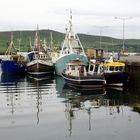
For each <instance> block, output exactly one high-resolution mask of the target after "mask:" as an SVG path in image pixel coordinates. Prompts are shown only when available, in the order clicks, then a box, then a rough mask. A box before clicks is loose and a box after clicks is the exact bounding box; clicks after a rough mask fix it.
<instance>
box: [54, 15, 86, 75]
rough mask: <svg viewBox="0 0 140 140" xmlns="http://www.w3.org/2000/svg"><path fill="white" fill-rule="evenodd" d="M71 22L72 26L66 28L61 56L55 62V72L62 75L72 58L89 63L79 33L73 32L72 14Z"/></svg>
mask: <svg viewBox="0 0 140 140" xmlns="http://www.w3.org/2000/svg"><path fill="white" fill-rule="evenodd" d="M69 23H70V26H69V28H68V29H66V35H65V39H64V41H63V44H62V48H61V51H60V54H59V57H58V59H57V60H56V62H55V73H56V74H57V75H60V76H62V72H63V70H64V69H65V68H66V64H67V63H69V62H70V61H71V60H75V59H79V60H80V61H82V62H84V63H88V58H87V56H86V54H85V51H84V49H83V46H82V44H81V42H80V39H79V37H78V35H77V34H76V33H75V32H73V26H72V15H70V20H69Z"/></svg>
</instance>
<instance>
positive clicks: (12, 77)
mask: <svg viewBox="0 0 140 140" xmlns="http://www.w3.org/2000/svg"><path fill="white" fill-rule="evenodd" d="M24 79H25V75H16V74H4V73H2V74H1V84H15V83H18V82H23V81H24Z"/></svg>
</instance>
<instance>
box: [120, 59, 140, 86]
mask: <svg viewBox="0 0 140 140" xmlns="http://www.w3.org/2000/svg"><path fill="white" fill-rule="evenodd" d="M121 61H123V62H124V63H125V64H126V71H127V72H129V73H130V75H131V86H133V87H140V56H128V57H123V58H121Z"/></svg>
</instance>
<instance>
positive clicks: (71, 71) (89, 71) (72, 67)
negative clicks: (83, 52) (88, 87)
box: [65, 60, 102, 76]
mask: <svg viewBox="0 0 140 140" xmlns="http://www.w3.org/2000/svg"><path fill="white" fill-rule="evenodd" d="M65 74H67V75H69V76H91V75H99V74H102V64H98V63H93V62H90V63H89V65H85V64H84V63H83V62H81V61H80V60H72V61H71V62H70V63H68V64H67V66H66V69H65Z"/></svg>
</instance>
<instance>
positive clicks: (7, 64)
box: [1, 60, 26, 74]
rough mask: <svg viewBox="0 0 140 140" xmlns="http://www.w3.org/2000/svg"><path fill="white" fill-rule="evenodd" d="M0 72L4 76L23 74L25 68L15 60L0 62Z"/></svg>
mask: <svg viewBox="0 0 140 140" xmlns="http://www.w3.org/2000/svg"><path fill="white" fill-rule="evenodd" d="M1 70H2V73H5V74H25V73H26V67H25V65H23V64H22V63H20V62H17V61H15V60H2V61H1Z"/></svg>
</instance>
